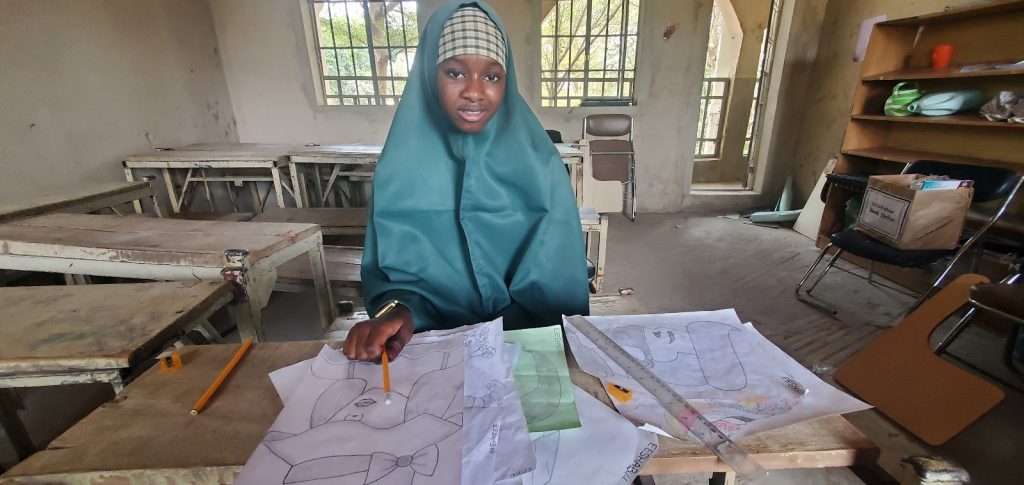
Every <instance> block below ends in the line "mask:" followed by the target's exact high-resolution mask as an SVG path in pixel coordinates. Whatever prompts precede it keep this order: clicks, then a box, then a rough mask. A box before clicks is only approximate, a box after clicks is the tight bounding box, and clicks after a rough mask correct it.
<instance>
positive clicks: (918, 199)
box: [856, 174, 974, 250]
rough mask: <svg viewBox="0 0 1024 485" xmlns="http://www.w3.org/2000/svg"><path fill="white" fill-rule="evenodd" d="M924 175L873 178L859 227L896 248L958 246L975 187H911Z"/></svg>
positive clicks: (859, 220) (945, 247)
mask: <svg viewBox="0 0 1024 485" xmlns="http://www.w3.org/2000/svg"><path fill="white" fill-rule="evenodd" d="M922 177H924V175H919V174H907V175H875V176H872V177H870V178H869V179H868V189H867V191H866V192H864V203H863V205H862V206H861V211H860V218H859V219H858V220H857V226H856V229H857V230H858V231H861V232H863V233H864V234H867V235H869V236H871V237H873V238H875V239H877V240H879V241H881V242H883V243H885V244H888V245H889V246H892V247H895V248H897V249H905V250H907V249H915V250H921V249H953V248H955V247H957V245H958V244H959V242H960V233H961V231H963V228H964V220H965V219H967V209H968V208H969V207H970V205H971V197H973V196H974V189H973V188H969V187H965V188H959V189H950V190H914V189H911V188H910V183H911V182H913V181H914V180H916V179H918V178H922Z"/></svg>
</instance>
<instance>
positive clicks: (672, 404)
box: [568, 316, 768, 481]
mask: <svg viewBox="0 0 1024 485" xmlns="http://www.w3.org/2000/svg"><path fill="white" fill-rule="evenodd" d="M568 320H569V323H572V325H573V327H576V329H577V330H579V331H580V333H582V334H583V336H585V337H587V339H589V340H590V341H591V342H593V343H594V345H596V346H597V348H598V349H600V350H601V351H602V352H604V353H605V355H607V356H608V357H609V358H610V359H612V361H613V362H615V363H616V364H618V365H619V367H621V368H622V370H624V371H626V373H627V374H629V376H630V377H632V378H633V380H635V381H637V383H639V384H640V385H641V386H642V387H643V388H644V389H647V392H650V393H651V395H652V396H654V399H656V400H657V401H658V403H660V404H661V406H662V407H664V408H665V411H666V413H667V414H668V415H669V416H671V417H672V418H673V419H675V420H676V421H678V422H679V424H680V426H682V429H685V430H687V431H689V432H690V434H692V435H693V436H694V437H696V438H697V439H698V440H699V441H700V442H701V443H702V444H703V445H704V446H707V447H708V449H710V450H711V451H712V452H713V453H714V454H715V455H718V457H719V458H721V459H722V461H724V462H725V463H726V464H728V465H729V466H730V467H732V469H733V470H735V471H736V473H737V475H740V476H742V477H743V478H746V479H748V480H751V479H753V480H757V481H759V480H760V479H762V478H764V477H766V476H767V475H768V473H767V472H765V470H764V468H761V465H759V464H758V463H757V461H756V460H754V459H753V458H751V457H750V455H748V454H747V452H745V451H743V449H742V448H740V447H739V446H738V445H736V443H733V442H732V440H730V439H729V437H728V436H726V435H725V433H723V432H722V430H720V429H718V427H716V426H715V424H714V423H712V422H711V421H708V419H707V418H705V417H704V416H703V415H701V414H700V412H699V411H697V410H696V409H695V408H694V407H693V406H692V405H690V403H688V402H687V401H686V399H684V398H683V397H682V396H680V395H679V394H678V393H677V392H676V391H675V390H673V389H672V388H671V387H669V385H668V384H666V383H665V381H662V380H661V379H659V378H658V376H656V375H654V373H653V372H651V370H650V369H648V368H647V367H646V366H644V365H643V364H642V363H640V362H639V361H637V360H636V359H635V358H633V356H632V355H629V353H628V352H626V351H625V350H624V349H623V348H622V347H620V346H619V345H618V344H616V343H615V342H614V341H613V340H612V339H610V338H609V337H608V336H607V335H605V334H604V332H602V331H600V330H598V329H597V327H595V326H594V324H592V323H590V322H589V321H587V319H586V318H583V317H581V316H572V317H568Z"/></svg>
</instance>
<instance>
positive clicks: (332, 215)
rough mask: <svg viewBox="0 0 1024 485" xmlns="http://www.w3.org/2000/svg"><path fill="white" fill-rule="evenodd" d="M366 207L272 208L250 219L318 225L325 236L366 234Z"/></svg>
mask: <svg viewBox="0 0 1024 485" xmlns="http://www.w3.org/2000/svg"><path fill="white" fill-rule="evenodd" d="M366 218H367V213H366V208H365V207H271V208H268V209H267V210H265V211H263V213H261V214H257V215H256V216H255V217H253V218H252V219H250V220H251V221H252V222H286V223H291V224H294V223H299V224H316V225H318V226H320V231H321V232H323V234H324V236H353V235H355V236H359V235H363V234H366Z"/></svg>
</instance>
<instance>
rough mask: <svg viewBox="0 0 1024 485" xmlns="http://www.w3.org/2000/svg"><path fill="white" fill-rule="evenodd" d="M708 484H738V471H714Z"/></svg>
mask: <svg viewBox="0 0 1024 485" xmlns="http://www.w3.org/2000/svg"><path fill="white" fill-rule="evenodd" d="M708 485H736V472H714V473H712V474H711V479H710V480H708Z"/></svg>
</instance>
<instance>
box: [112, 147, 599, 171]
mask: <svg viewBox="0 0 1024 485" xmlns="http://www.w3.org/2000/svg"><path fill="white" fill-rule="evenodd" d="M555 146H556V147H557V148H558V153H559V155H561V156H562V158H582V157H583V152H582V151H581V150H580V149H579V148H578V147H576V146H574V145H571V144H568V143H556V144H555ZM383 149H384V146H383V145H363V144H352V145H303V144H298V143H194V144H191V145H186V146H183V147H180V148H176V149H172V150H163V151H157V152H151V153H146V154H141V155H132V156H129V157H126V158H125V162H126V166H129V165H130V166H132V167H139V168H141V167H142V165H140V164H142V163H154V162H166V161H180V162H196V161H211V160H224V161H229V160H274V161H281V160H285V159H287V158H288V157H296V158H303V159H305V160H302V161H305V162H310V161H312V159H317V158H319V159H330V158H345V159H352V158H369V159H374V160H376V158H377V157H379V156H380V154H381V151H382V150H383Z"/></svg>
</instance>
